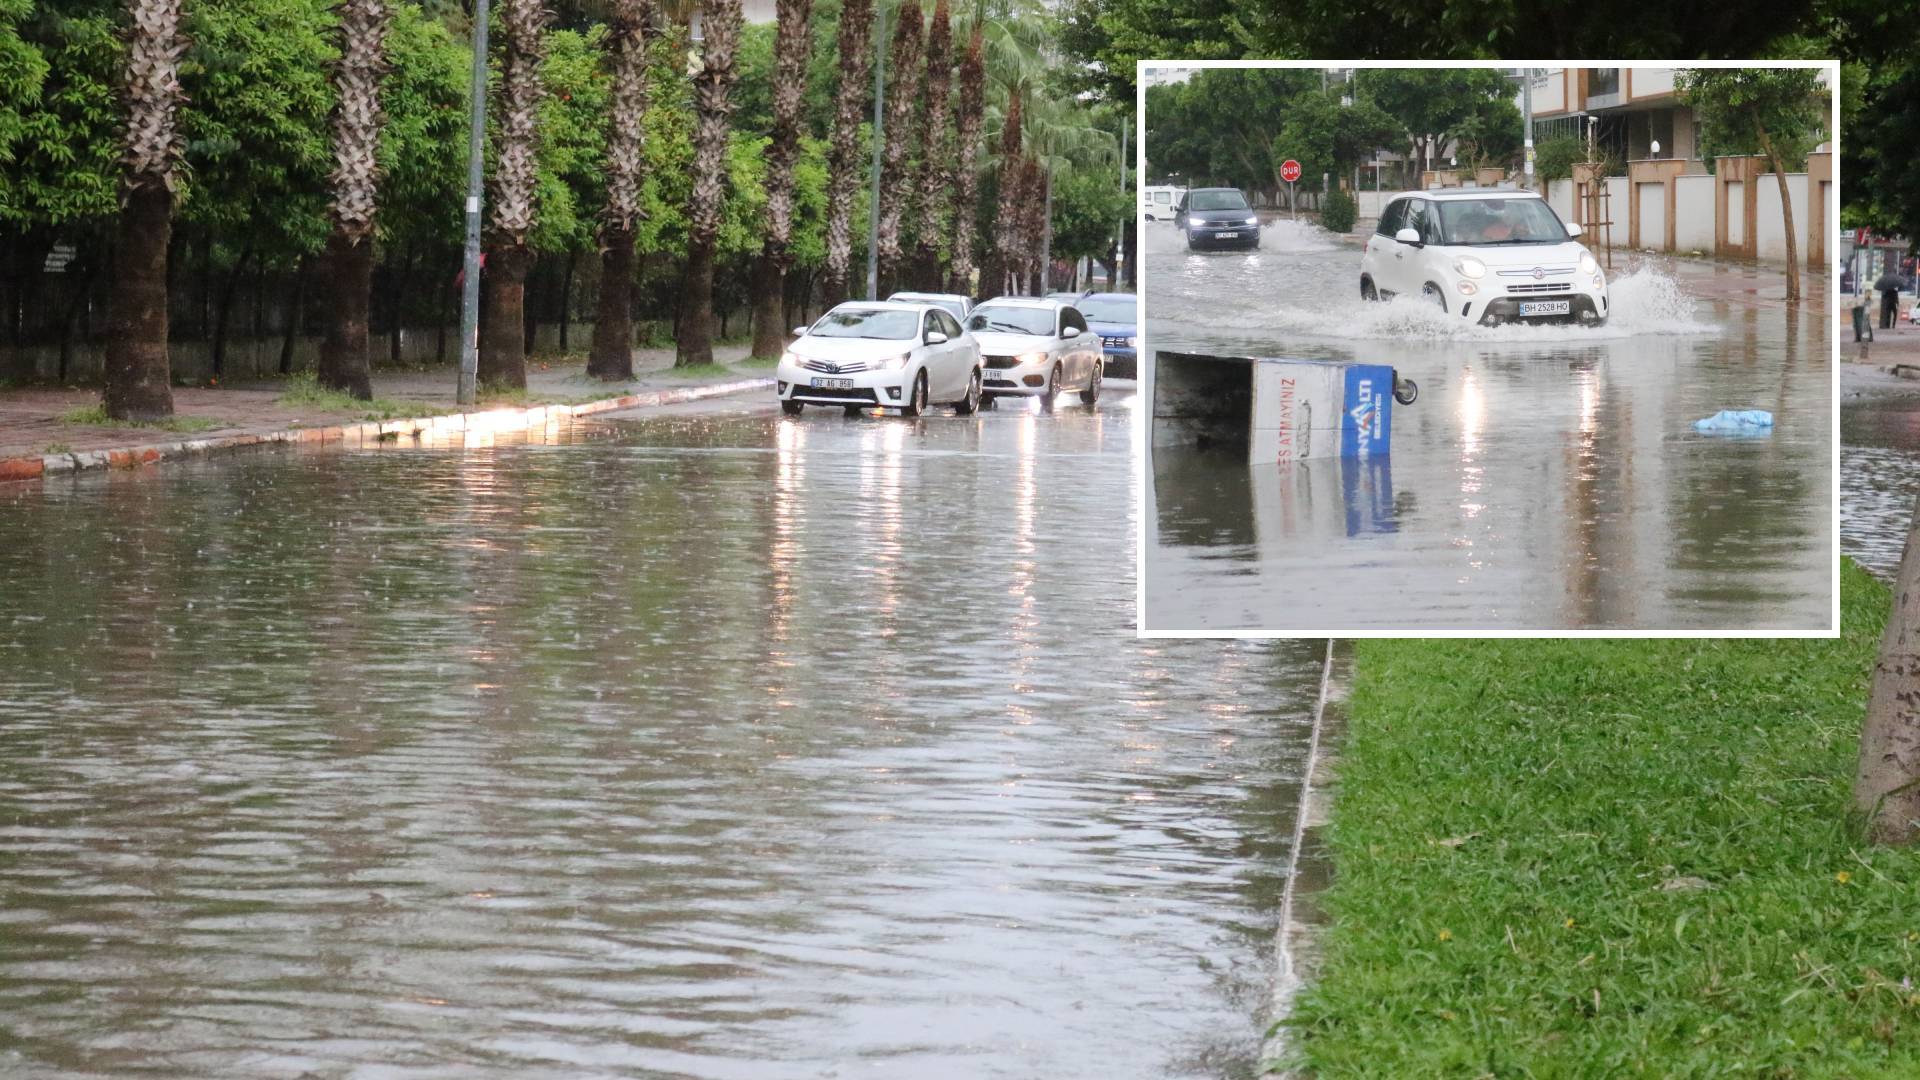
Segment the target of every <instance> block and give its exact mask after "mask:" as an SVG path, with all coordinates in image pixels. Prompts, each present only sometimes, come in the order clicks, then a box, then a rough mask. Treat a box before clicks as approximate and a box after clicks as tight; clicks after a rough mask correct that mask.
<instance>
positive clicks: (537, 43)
mask: <svg viewBox="0 0 1920 1080" xmlns="http://www.w3.org/2000/svg"><path fill="white" fill-rule="evenodd" d="M548 18H549V13H548V12H547V10H546V8H545V7H543V6H541V4H540V0H500V29H501V35H500V38H501V46H502V47H501V53H500V88H499V90H498V92H497V94H496V101H495V104H494V109H495V113H496V115H497V116H498V117H499V127H498V131H497V136H496V138H495V140H494V157H495V161H494V167H493V187H492V197H491V199H490V201H491V203H492V206H491V210H492V220H491V222H490V223H489V224H490V226H491V232H492V237H491V239H490V241H489V243H488V244H487V268H486V276H485V277H484V278H483V283H484V284H485V285H486V289H487V302H486V305H485V312H484V314H485V317H486V325H485V326H483V327H481V330H480V381H481V382H482V383H485V384H490V385H494V386H500V387H504V388H508V389H517V390H523V389H525V388H526V385H527V329H526V308H525V303H526V287H527V271H528V269H530V268H531V267H532V266H533V249H532V248H530V247H529V246H528V245H527V240H528V238H529V236H530V235H531V234H532V232H533V221H534V212H535V207H534V185H535V181H536V179H537V170H538V165H537V162H536V160H535V153H536V149H537V146H536V144H537V140H538V136H539V112H540V101H541V98H543V97H544V96H545V95H546V90H545V87H544V86H543V85H542V83H541V81H540V60H541V57H542V56H543V54H544V52H545V42H544V41H542V40H541V31H542V30H544V29H545V28H546V24H547V20H548Z"/></svg>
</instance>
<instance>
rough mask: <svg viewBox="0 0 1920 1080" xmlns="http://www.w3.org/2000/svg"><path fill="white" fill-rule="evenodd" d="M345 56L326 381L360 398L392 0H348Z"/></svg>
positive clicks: (368, 377) (326, 272)
mask: <svg viewBox="0 0 1920 1080" xmlns="http://www.w3.org/2000/svg"><path fill="white" fill-rule="evenodd" d="M338 10H339V12H340V60H339V62H338V63H336V64H335V65H334V67H333V87H334V95H335V101H334V106H333V118H332V119H333V124H332V126H333V173H332V174H331V175H330V176H329V177H328V178H327V180H328V183H329V184H330V185H331V186H332V192H331V194H332V200H331V205H330V207H329V213H330V216H331V217H332V219H333V227H332V229H331V231H329V232H328V234H327V248H326V251H325V252H324V253H323V254H322V255H321V264H322V266H323V270H322V274H323V280H325V281H327V282H328V283H329V285H330V286H331V291H332V294H333V295H332V297H331V301H332V302H331V303H330V304H329V305H328V318H327V328H326V336H325V338H324V339H323V341H322V343H321V346H320V368H319V371H318V372H317V373H316V374H317V376H318V378H319V381H320V384H321V385H322V386H327V387H330V388H332V389H335V390H341V391H344V392H346V393H348V394H351V395H352V396H354V397H356V398H359V399H360V400H361V401H369V400H371V399H372V398H373V377H372V373H371V371H370V368H369V366H368V361H367V308H368V306H369V304H370V303H371V297H372V291H373V216H374V213H375V211H376V210H378V208H379V203H378V201H377V198H376V196H377V194H378V188H379V183H380V160H379V158H380V128H381V126H382V124H383V123H384V122H385V120H386V115H385V114H384V113H383V112H382V110H381V108H380V79H381V76H383V75H384V74H386V71H387V51H386V44H387V27H388V25H389V24H390V23H391V22H392V17H393V14H392V12H391V11H390V10H389V9H388V7H387V4H386V0H342V2H341V4H340V7H339V9H338Z"/></svg>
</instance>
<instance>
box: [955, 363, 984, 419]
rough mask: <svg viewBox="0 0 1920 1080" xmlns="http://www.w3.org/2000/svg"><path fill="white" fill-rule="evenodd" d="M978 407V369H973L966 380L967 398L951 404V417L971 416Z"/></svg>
mask: <svg viewBox="0 0 1920 1080" xmlns="http://www.w3.org/2000/svg"><path fill="white" fill-rule="evenodd" d="M979 407H980V369H979V368H974V369H973V375H972V377H970V378H969V379H968V380H967V396H966V397H964V398H961V399H960V400H959V401H956V402H954V403H953V415H955V416H972V415H973V413H974V410H975V409H978V408H979Z"/></svg>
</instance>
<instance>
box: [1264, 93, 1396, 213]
mask: <svg viewBox="0 0 1920 1080" xmlns="http://www.w3.org/2000/svg"><path fill="white" fill-rule="evenodd" d="M1343 89H1344V88H1342V87H1337V86H1336V87H1329V88H1328V89H1326V90H1314V91H1310V92H1308V93H1305V94H1301V95H1298V96H1297V97H1296V98H1294V100H1293V101H1292V102H1291V103H1290V104H1289V106H1288V108H1287V111H1286V112H1285V113H1283V114H1282V115H1281V117H1280V133H1279V134H1278V135H1276V136H1275V137H1274V145H1273V151H1272V153H1271V155H1270V156H1271V157H1272V158H1273V159H1274V160H1275V161H1285V160H1287V159H1288V158H1292V159H1294V160H1295V161H1298V162H1299V163H1300V171H1301V173H1302V177H1301V179H1302V182H1303V183H1305V184H1306V185H1307V186H1308V187H1309V188H1311V189H1314V190H1318V189H1319V186H1320V178H1321V176H1322V175H1325V174H1329V173H1331V174H1332V175H1333V176H1335V177H1341V176H1345V175H1347V173H1348V171H1349V170H1351V169H1352V168H1353V167H1354V166H1356V165H1358V164H1359V163H1360V162H1362V161H1367V160H1371V159H1372V157H1373V154H1374V151H1375V150H1377V149H1379V148H1381V147H1386V146H1395V147H1397V146H1404V145H1405V143H1406V131H1405V129H1403V128H1402V127H1401V126H1400V124H1399V122H1398V121H1396V120H1394V118H1393V117H1391V116H1388V115H1387V114H1386V113H1385V112H1383V111H1382V110H1381V109H1380V107H1379V106H1377V105H1375V104H1374V103H1373V102H1372V101H1371V100H1369V99H1367V98H1366V97H1358V96H1356V97H1351V99H1350V100H1351V104H1344V105H1343V104H1342V103H1341V99H1342V97H1343Z"/></svg>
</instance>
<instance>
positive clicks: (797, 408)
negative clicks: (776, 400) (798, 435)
mask: <svg viewBox="0 0 1920 1080" xmlns="http://www.w3.org/2000/svg"><path fill="white" fill-rule="evenodd" d="M806 410H807V406H806V404H805V403H804V402H799V401H783V402H781V403H780V411H781V412H783V413H786V414H787V415H788V416H799V415H800V414H801V413H803V412H805V411H806Z"/></svg>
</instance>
